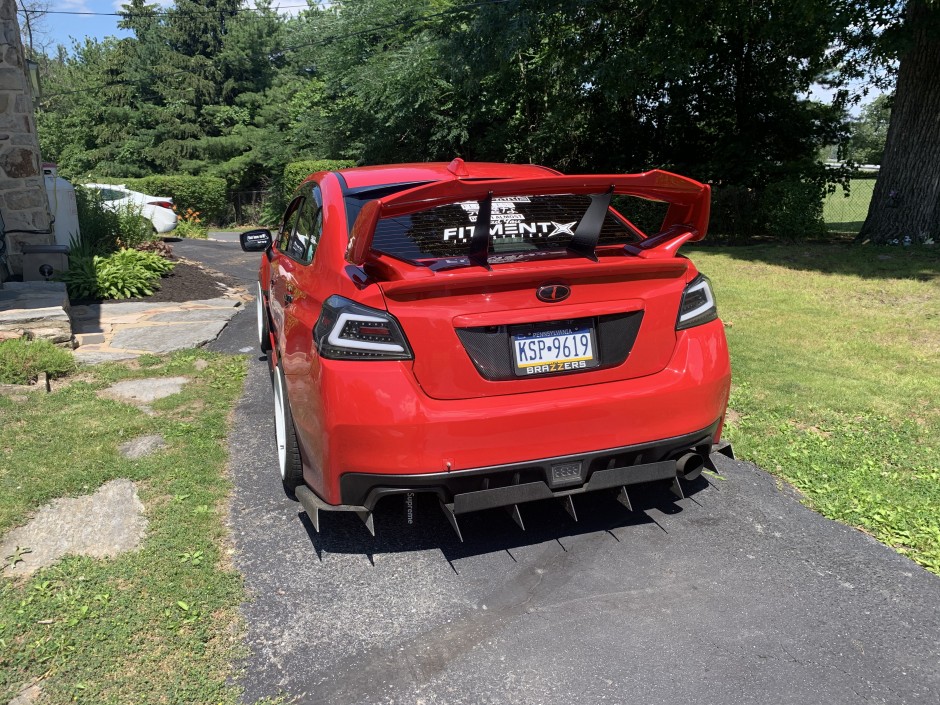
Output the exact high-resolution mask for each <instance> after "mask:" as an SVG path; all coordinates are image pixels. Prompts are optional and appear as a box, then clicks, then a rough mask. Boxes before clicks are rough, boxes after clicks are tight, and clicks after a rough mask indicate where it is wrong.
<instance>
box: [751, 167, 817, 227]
mask: <svg viewBox="0 0 940 705" xmlns="http://www.w3.org/2000/svg"><path fill="white" fill-rule="evenodd" d="M760 211H761V220H762V221H763V224H764V226H765V227H766V228H767V233H768V234H770V235H773V236H774V237H779V238H783V239H784V240H805V239H807V238H815V237H824V236H825V235H826V232H827V231H826V224H825V222H824V221H823V189H822V188H821V187H820V186H819V185H818V184H815V183H812V182H809V181H795V180H790V181H780V182H778V183H774V184H770V185H769V186H768V187H767V188H766V189H764V192H763V193H762V194H761V199H760Z"/></svg>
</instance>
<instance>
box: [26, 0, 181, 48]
mask: <svg viewBox="0 0 940 705" xmlns="http://www.w3.org/2000/svg"><path fill="white" fill-rule="evenodd" d="M121 4H122V3H121V0H56V1H55V2H52V3H50V9H53V10H55V11H57V12H116V11H117V8H119V7H120V6H121ZM159 4H160V5H164V6H166V5H171V4H172V0H162V1H161V2H159ZM119 19H120V17H116V16H110V17H100V16H92V15H56V14H48V15H45V16H44V17H43V18H42V20H41V25H40V26H41V32H40V36H39V37H38V40H39V42H38V43H41V44H43V45H48V50H49V52H50V53H52V52H54V51H55V47H56V46H57V45H58V44H64V45H65V46H66V47H68V48H69V49H71V47H72V40H73V39H74V40H78V41H79V42H81V41H83V40H84V38H85V37H95V38H97V39H103V38H104V37H107V36H117V37H128V36H130V33H129V32H126V31H124V30H122V29H118V26H117V23H118V20H119ZM36 39H37V38H36V37H34V41H35V40H36Z"/></svg>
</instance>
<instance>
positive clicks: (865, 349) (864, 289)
mask: <svg viewBox="0 0 940 705" xmlns="http://www.w3.org/2000/svg"><path fill="white" fill-rule="evenodd" d="M687 254H689V256H690V257H691V258H692V259H693V260H694V261H695V262H696V264H697V265H698V266H699V268H700V269H701V270H702V271H703V272H705V273H706V274H708V275H709V276H710V277H712V281H713V283H714V285H715V289H716V296H717V298H718V305H719V311H720V313H721V316H722V318H723V319H724V321H725V324H726V332H727V335H728V341H729V344H730V346H731V355H732V368H733V379H734V382H733V388H732V399H731V408H732V410H733V413H731V414H730V416H731V420H730V422H729V424H728V428H727V432H726V435H727V436H728V437H730V439H731V440H732V441H733V443H734V446H735V450H736V451H737V453H738V454H739V455H740V456H741V457H743V458H746V459H748V460H752V461H754V462H755V463H757V464H758V465H760V466H761V467H762V468H764V469H766V470H768V471H770V472H772V473H775V474H777V475H779V476H780V477H781V478H783V479H785V480H786V481H788V482H790V483H792V484H793V485H794V486H796V487H797V488H798V489H799V490H801V491H802V492H803V494H804V495H805V497H806V500H807V502H808V503H809V504H810V505H811V506H813V507H815V508H816V509H818V510H819V511H820V512H822V513H823V514H825V515H826V516H829V517H832V518H834V519H839V520H841V521H844V522H846V523H848V524H851V525H854V526H858V527H861V528H862V529H863V530H865V531H867V532H869V533H871V534H872V535H874V536H876V537H877V538H879V539H880V540H882V541H884V542H885V543H888V544H890V545H892V546H895V547H896V548H897V549H898V550H899V551H901V552H903V553H906V554H908V555H909V556H910V557H911V558H913V559H914V560H916V561H917V562H919V563H921V564H922V565H924V566H926V567H928V568H929V569H930V570H932V571H934V572H937V573H940V511H938V508H940V374H938V369H940V307H938V301H940V252H937V250H936V249H928V248H923V249H921V248H917V249H908V248H896V247H895V248H876V247H861V246H849V245H822V246H821V245H813V246H807V245H762V246H754V247H737V248H728V247H725V248H717V247H716V248H707V247H700V248H694V249H693V248H689V250H688V252H687Z"/></svg>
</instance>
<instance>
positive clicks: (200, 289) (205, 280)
mask: <svg viewBox="0 0 940 705" xmlns="http://www.w3.org/2000/svg"><path fill="white" fill-rule="evenodd" d="M173 259H174V260H175V261H176V266H175V267H173V270H172V271H171V272H170V273H169V274H168V275H167V276H165V277H163V278H162V279H161V280H160V288H159V289H157V290H155V291H154V292H153V296H144V297H141V298H136V299H121V301H148V302H154V303H159V302H178V303H182V302H185V301H196V300H199V299H215V298H218V297H219V296H224V295H225V293H226V288H227V287H236V286H238V285H239V282H237V281H236V280H235V279H233V278H232V277H228V276H226V275H224V274H220V273H218V272H213V271H211V270H206V269H204V268H203V267H201V266H199V265H196V264H193V263H191V262H186V261H182V260H179V259H176V258H175V257H174V258H173ZM108 301H111V302H113V301H114V299H108V300H106V301H105V302H104V303H106V302H108ZM71 303H72V305H73V306H81V305H87V304H100V303H103V301H102V300H101V299H82V300H73V301H72V302H71Z"/></svg>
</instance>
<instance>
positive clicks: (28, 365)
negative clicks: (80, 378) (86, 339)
mask: <svg viewBox="0 0 940 705" xmlns="http://www.w3.org/2000/svg"><path fill="white" fill-rule="evenodd" d="M74 369H75V360H74V358H73V357H72V354H71V353H70V352H69V351H67V350H63V349H61V348H57V347H56V346H55V345H53V344H52V343H50V342H49V341H48V340H42V339H40V340H27V339H26V338H16V339H14V340H4V341H2V342H0V384H30V383H32V382H35V381H36V379H37V378H38V377H39V375H40V374H42V373H43V372H45V373H47V374H48V375H49V376H50V377H58V376H61V375H64V374H68V373H69V372H71V371H72V370H74Z"/></svg>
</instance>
